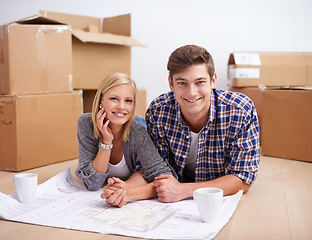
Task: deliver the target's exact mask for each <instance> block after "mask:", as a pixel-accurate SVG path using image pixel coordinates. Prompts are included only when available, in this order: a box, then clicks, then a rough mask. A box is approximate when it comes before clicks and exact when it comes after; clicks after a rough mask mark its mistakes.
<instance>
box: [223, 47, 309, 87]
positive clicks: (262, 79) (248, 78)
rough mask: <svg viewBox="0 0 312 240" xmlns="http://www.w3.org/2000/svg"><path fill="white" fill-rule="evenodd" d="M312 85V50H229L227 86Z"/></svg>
mask: <svg viewBox="0 0 312 240" xmlns="http://www.w3.org/2000/svg"><path fill="white" fill-rule="evenodd" d="M260 84H262V85H265V86H268V87H271V86H312V53H311V52H305V53H290V52H289V53H278V52H269V53H266V52H258V53H242V52H235V53H231V54H230V57H229V61H228V85H229V86H233V87H257V86H258V85H260Z"/></svg>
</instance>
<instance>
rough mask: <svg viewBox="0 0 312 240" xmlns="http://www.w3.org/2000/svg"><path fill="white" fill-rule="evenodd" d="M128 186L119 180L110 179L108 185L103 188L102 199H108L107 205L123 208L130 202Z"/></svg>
mask: <svg viewBox="0 0 312 240" xmlns="http://www.w3.org/2000/svg"><path fill="white" fill-rule="evenodd" d="M126 189H127V184H126V183H125V182H124V181H122V180H120V179H119V178H115V177H112V178H109V179H108V180H107V185H106V186H105V187H104V188H103V193H102V194H101V198H103V199H106V203H107V204H110V205H112V206H117V207H122V206H123V205H125V204H126V203H127V202H128V198H127V195H126V193H127V191H126Z"/></svg>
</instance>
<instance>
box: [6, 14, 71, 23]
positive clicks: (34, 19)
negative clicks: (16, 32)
mask: <svg viewBox="0 0 312 240" xmlns="http://www.w3.org/2000/svg"><path fill="white" fill-rule="evenodd" d="M13 23H18V24H33V25H40V24H47V25H49V24H51V25H67V24H65V23H61V22H58V21H56V20H52V19H49V18H45V17H42V16H40V15H33V16H30V17H26V18H22V19H20V20H17V21H15V22H12V23H10V24H13Z"/></svg>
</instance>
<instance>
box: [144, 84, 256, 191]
mask: <svg viewBox="0 0 312 240" xmlns="http://www.w3.org/2000/svg"><path fill="white" fill-rule="evenodd" d="M145 120H146V123H147V129H148V132H149V133H150V135H151V137H152V139H153V141H154V143H155V144H156V146H157V147H158V149H159V152H160V153H161V155H162V156H163V157H164V158H165V159H167V160H168V162H169V163H170V164H171V166H172V167H173V168H174V169H175V170H176V172H177V173H178V175H179V177H180V179H182V175H183V170H184V167H185V162H186V159H187V155H188V153H189V150H190V144H191V133H190V129H189V127H188V126H186V125H185V124H184V123H183V120H182V116H181V111H180V106H179V104H178V102H177V101H176V99H175V97H174V93H173V92H168V93H166V94H162V95H160V96H159V97H158V98H156V99H155V100H154V101H153V102H152V103H151V104H150V106H149V108H148V109H147V112H146V115H145ZM259 163H260V142H259V124H258V118H257V113H256V109H255V107H254V104H253V102H252V101H251V100H250V99H249V98H248V97H247V96H245V95H243V94H241V93H235V92H227V91H222V90H216V89H213V90H212V95H211V106H210V110H209V120H208V122H207V123H206V125H205V126H204V128H203V129H202V130H201V131H200V132H199V135H198V147H197V159H196V167H195V182H202V181H209V180H212V179H216V178H219V177H222V176H224V175H228V174H231V175H235V176H237V177H239V178H240V179H242V180H243V181H244V182H245V183H246V184H249V185H252V184H253V182H254V181H255V179H256V176H257V168H258V165H259Z"/></svg>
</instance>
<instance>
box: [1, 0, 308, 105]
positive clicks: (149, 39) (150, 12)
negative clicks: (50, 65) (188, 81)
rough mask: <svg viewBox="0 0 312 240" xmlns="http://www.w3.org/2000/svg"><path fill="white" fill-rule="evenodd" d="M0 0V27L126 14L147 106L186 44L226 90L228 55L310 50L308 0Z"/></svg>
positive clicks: (134, 69)
mask: <svg viewBox="0 0 312 240" xmlns="http://www.w3.org/2000/svg"><path fill="white" fill-rule="evenodd" d="M86 2H87V1H85V0H28V1H18V0H0V24H5V23H8V22H10V21H15V20H17V19H20V18H24V17H28V16H31V15H34V14H38V13H39V10H48V11H57V12H63V13H71V14H79V15H86V16H93V17H111V16H115V15H121V14H126V13H131V16H132V19H131V20H132V36H133V37H134V38H135V39H137V40H138V41H140V42H141V43H143V44H144V45H145V47H133V48H132V67H131V69H132V77H133V79H134V80H135V81H136V83H137V85H138V87H139V88H141V89H146V90H147V103H148V104H149V102H150V101H151V100H153V99H154V98H155V97H156V96H158V95H159V94H160V93H163V92H166V91H168V90H169V87H168V84H167V74H168V73H167V70H166V65H167V60H168V57H169V55H170V53H171V52H172V51H173V50H174V49H176V48H177V47H180V46H182V45H186V44H197V45H201V46H203V47H205V48H206V49H207V50H208V51H209V52H210V53H211V54H212V56H213V58H214V60H215V64H216V71H217V74H218V80H217V88H221V89H227V85H226V79H227V61H228V57H229V54H230V53H231V52H233V51H312V1H311V0H89V1H88V3H86Z"/></svg>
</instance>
